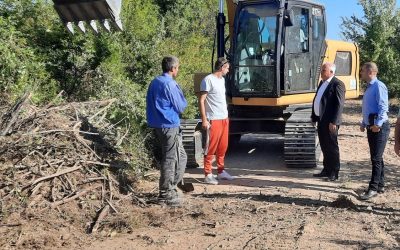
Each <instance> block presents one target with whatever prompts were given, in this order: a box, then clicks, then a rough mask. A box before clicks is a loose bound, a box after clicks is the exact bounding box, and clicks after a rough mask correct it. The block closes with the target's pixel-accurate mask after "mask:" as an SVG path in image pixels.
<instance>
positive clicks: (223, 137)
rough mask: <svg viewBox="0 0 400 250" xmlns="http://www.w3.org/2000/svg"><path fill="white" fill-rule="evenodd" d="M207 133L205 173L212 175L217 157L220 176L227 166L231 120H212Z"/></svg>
mask: <svg viewBox="0 0 400 250" xmlns="http://www.w3.org/2000/svg"><path fill="white" fill-rule="evenodd" d="M210 124H211V127H210V128H209V129H208V131H207V143H206V147H205V149H204V173H205V175H207V174H211V173H212V165H211V163H212V161H213V158H214V155H215V159H216V161H217V167H218V174H220V173H222V171H223V170H224V165H225V153H226V150H227V149H228V136H229V120H228V118H227V119H223V120H211V121H210Z"/></svg>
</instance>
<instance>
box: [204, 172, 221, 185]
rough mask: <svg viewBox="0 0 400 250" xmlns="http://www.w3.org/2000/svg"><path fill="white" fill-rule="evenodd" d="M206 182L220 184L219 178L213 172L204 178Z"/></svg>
mask: <svg viewBox="0 0 400 250" xmlns="http://www.w3.org/2000/svg"><path fill="white" fill-rule="evenodd" d="M204 182H205V183H207V184H212V185H218V180H217V179H216V178H215V177H214V175H213V174H207V176H206V178H204Z"/></svg>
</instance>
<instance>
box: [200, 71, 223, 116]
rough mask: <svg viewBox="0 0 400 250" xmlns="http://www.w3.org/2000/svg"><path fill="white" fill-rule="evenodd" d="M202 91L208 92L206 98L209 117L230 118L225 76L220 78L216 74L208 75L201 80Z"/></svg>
mask: <svg viewBox="0 0 400 250" xmlns="http://www.w3.org/2000/svg"><path fill="white" fill-rule="evenodd" d="M200 91H203V92H208V93H207V97H206V100H205V109H206V116H207V119H209V120H222V119H226V118H228V108H227V105H226V96H225V78H223V77H222V78H218V77H216V76H215V75H214V74H210V75H208V76H206V77H205V78H204V79H203V81H201V85H200Z"/></svg>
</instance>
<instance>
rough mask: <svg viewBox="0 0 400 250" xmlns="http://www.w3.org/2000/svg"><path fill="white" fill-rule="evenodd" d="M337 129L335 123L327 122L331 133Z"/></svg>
mask: <svg viewBox="0 0 400 250" xmlns="http://www.w3.org/2000/svg"><path fill="white" fill-rule="evenodd" d="M336 130H337V126H336V124H333V123H329V131H331V133H332V134H335V133H336Z"/></svg>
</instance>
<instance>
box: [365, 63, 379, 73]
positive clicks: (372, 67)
mask: <svg viewBox="0 0 400 250" xmlns="http://www.w3.org/2000/svg"><path fill="white" fill-rule="evenodd" d="M363 67H365V69H366V70H371V71H372V72H376V73H378V71H379V70H378V66H377V65H376V63H374V62H366V63H364V65H363Z"/></svg>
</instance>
